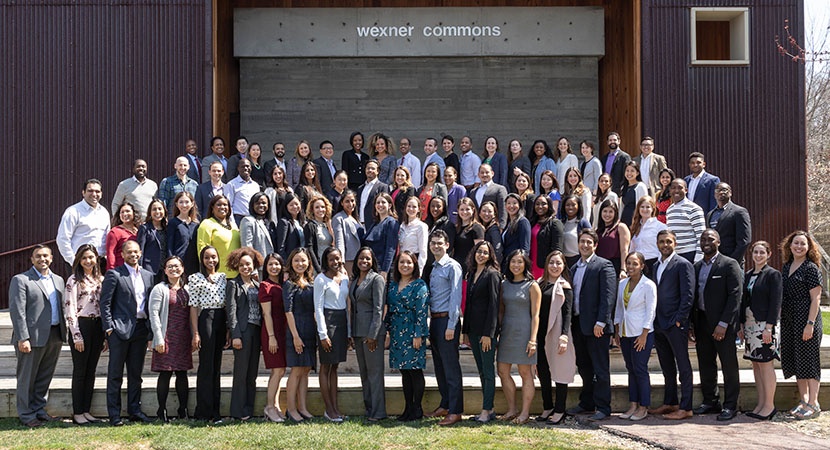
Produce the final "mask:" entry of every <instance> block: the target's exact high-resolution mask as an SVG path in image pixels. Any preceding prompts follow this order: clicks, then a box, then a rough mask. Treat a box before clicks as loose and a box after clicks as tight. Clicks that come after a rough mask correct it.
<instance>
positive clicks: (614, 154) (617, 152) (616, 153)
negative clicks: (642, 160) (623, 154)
mask: <svg viewBox="0 0 830 450" xmlns="http://www.w3.org/2000/svg"><path fill="white" fill-rule="evenodd" d="M619 153H620V148H619V147H617V149H616V150H614V151H613V152H608V156H617V155H618V154H619Z"/></svg>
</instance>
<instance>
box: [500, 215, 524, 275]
mask: <svg viewBox="0 0 830 450" xmlns="http://www.w3.org/2000/svg"><path fill="white" fill-rule="evenodd" d="M501 237H502V241H503V243H504V247H503V249H504V257H505V258H506V257H507V255H509V254H510V253H512V252H513V250H516V249H522V250H524V251H526V252H530V221H528V220H527V217H522V218H520V219H519V222H518V223H517V224H516V230H515V231H510V228H509V227H508V228H504V232H502V235H501ZM501 263H502V268H504V267H505V265H504V261H502V262H501Z"/></svg>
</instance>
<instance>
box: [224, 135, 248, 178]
mask: <svg viewBox="0 0 830 450" xmlns="http://www.w3.org/2000/svg"><path fill="white" fill-rule="evenodd" d="M248 147H249V145H248V138H246V137H245V136H239V137H238V138H236V141H235V144H234V148H235V149H236V153H234V154H233V155H231V157H230V158H228V169H227V170H226V171H225V172H227V173H228V181H230V180H233V179H234V178H236V176H237V175H239V161H242V160H243V159H245V158H247V157H248ZM226 182H227V181H226Z"/></svg>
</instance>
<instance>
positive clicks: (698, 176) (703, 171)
mask: <svg viewBox="0 0 830 450" xmlns="http://www.w3.org/2000/svg"><path fill="white" fill-rule="evenodd" d="M705 174H706V169H703V170H701V171H700V173H699V174H698V175H697V176H694V175H692V179H696V180H699V179H701V178H703V175H705Z"/></svg>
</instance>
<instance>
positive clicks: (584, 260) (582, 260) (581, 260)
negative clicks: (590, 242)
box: [576, 252, 597, 266]
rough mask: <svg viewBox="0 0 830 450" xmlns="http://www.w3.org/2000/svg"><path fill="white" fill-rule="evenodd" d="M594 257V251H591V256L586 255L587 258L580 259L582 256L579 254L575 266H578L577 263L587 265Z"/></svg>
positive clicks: (595, 255)
mask: <svg viewBox="0 0 830 450" xmlns="http://www.w3.org/2000/svg"><path fill="white" fill-rule="evenodd" d="M596 257H597V254H596V252H594V253H592V254H591V256H589V257H588V259H582V256H581V255H580V257H579V261H578V262H577V263H576V265H577V266H579V265H588V264H589V263H591V262H592V261H593V260H594V258H596Z"/></svg>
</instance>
